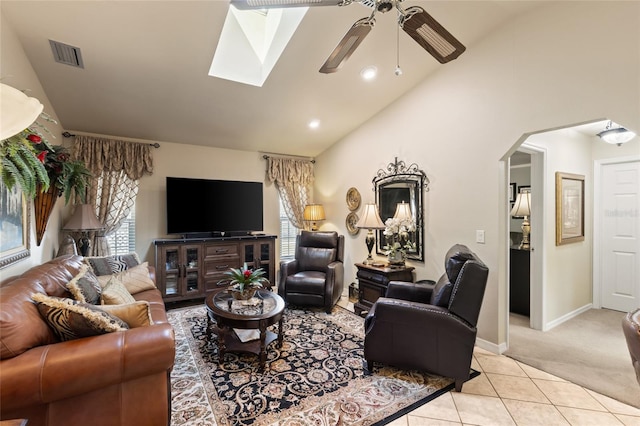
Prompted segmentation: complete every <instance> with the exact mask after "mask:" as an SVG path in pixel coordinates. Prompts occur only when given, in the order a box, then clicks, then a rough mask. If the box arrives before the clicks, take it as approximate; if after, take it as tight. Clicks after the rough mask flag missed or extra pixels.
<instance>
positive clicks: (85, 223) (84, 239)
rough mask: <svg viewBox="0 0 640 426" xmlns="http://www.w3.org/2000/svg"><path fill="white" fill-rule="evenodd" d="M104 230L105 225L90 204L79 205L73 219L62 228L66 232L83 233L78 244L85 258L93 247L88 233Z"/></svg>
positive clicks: (72, 216)
mask: <svg viewBox="0 0 640 426" xmlns="http://www.w3.org/2000/svg"><path fill="white" fill-rule="evenodd" d="M102 228H104V225H102V223H100V221H99V220H98V218H97V217H96V214H95V210H94V208H93V206H92V205H89V204H79V205H77V206H76V210H75V211H74V212H73V215H71V218H70V219H69V220H68V221H67V223H66V224H65V225H64V226H63V227H62V229H63V230H65V231H76V232H77V231H79V232H81V233H82V236H81V237H80V239H79V240H78V244H79V250H80V254H81V255H82V256H85V257H86V256H88V255H89V248H90V247H91V243H90V242H89V235H88V231H96V230H98V229H102Z"/></svg>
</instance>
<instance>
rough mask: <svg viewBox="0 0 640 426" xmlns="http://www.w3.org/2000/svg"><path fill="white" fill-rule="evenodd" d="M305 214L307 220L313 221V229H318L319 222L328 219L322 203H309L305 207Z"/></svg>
mask: <svg viewBox="0 0 640 426" xmlns="http://www.w3.org/2000/svg"><path fill="white" fill-rule="evenodd" d="M303 216H304V220H305V221H306V222H311V230H312V231H317V230H318V224H317V222H319V221H321V220H325V219H326V217H325V215H324V207H322V204H307V205H306V206H305V208H304V213H303Z"/></svg>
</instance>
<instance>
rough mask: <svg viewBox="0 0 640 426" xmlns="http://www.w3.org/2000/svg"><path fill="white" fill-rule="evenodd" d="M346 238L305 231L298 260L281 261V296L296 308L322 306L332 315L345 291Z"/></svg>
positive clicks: (299, 243) (298, 240)
mask: <svg viewBox="0 0 640 426" xmlns="http://www.w3.org/2000/svg"><path fill="white" fill-rule="evenodd" d="M343 262H344V235H338V233H337V232H335V231H332V232H310V231H302V233H301V234H300V235H298V237H297V239H296V257H295V259H293V260H284V261H282V262H280V282H279V284H278V293H279V294H280V296H282V298H283V299H284V300H286V301H287V302H289V303H292V304H294V305H310V306H321V307H323V308H324V310H325V311H326V312H327V313H331V309H332V308H333V305H335V304H336V303H337V302H338V300H339V299H340V296H341V295H342V289H343V288H344V264H343Z"/></svg>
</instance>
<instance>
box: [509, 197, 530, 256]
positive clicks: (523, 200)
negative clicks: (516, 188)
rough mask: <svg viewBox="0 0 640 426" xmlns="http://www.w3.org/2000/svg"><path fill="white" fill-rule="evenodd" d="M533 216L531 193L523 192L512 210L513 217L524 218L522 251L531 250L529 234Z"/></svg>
mask: <svg viewBox="0 0 640 426" xmlns="http://www.w3.org/2000/svg"><path fill="white" fill-rule="evenodd" d="M530 215H531V192H529V191H526V192H521V193H519V194H518V197H517V198H516V202H515V203H514V204H513V208H512V209H511V216H512V217H524V220H523V221H522V227H521V229H522V242H520V246H519V248H520V249H523V250H529V247H530V246H529V234H530V233H531V225H530V224H529V216H530Z"/></svg>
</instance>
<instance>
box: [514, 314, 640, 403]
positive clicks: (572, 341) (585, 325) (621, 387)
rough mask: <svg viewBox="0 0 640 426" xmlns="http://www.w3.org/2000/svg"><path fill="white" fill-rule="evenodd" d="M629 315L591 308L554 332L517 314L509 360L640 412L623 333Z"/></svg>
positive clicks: (639, 390)
mask: <svg viewBox="0 0 640 426" xmlns="http://www.w3.org/2000/svg"><path fill="white" fill-rule="evenodd" d="M624 315H625V313H624V312H617V311H612V310H608V309H591V310H589V311H587V312H584V313H582V314H580V315H578V316H577V317H576V318H573V319H571V320H569V321H567V322H565V323H563V324H561V325H559V326H557V327H555V328H553V329H551V330H549V331H546V332H542V331H538V330H533V329H531V328H529V318H528V317H524V316H521V315H516V314H511V316H510V327H509V350H508V351H507V352H505V355H507V356H509V357H511V358H514V359H516V360H518V361H520V362H523V363H524V364H527V365H530V366H532V367H536V368H538V369H540V370H543V371H546V372H547V373H550V374H553V375H555V376H558V377H561V378H563V379H565V380H569V381H570V382H573V383H575V384H578V385H580V386H583V387H585V388H587V389H591V390H593V391H595V392H598V393H601V394H603V395H607V396H609V397H611V398H614V399H617V400H618V401H621V402H624V403H626V404H630V405H633V406H635V407H640V385H639V384H638V382H637V381H636V376H635V372H634V370H633V367H632V365H631V358H630V357H629V351H628V350H627V344H626V341H625V339H624V334H623V333H622V325H621V324H622V318H623V317H624Z"/></svg>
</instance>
